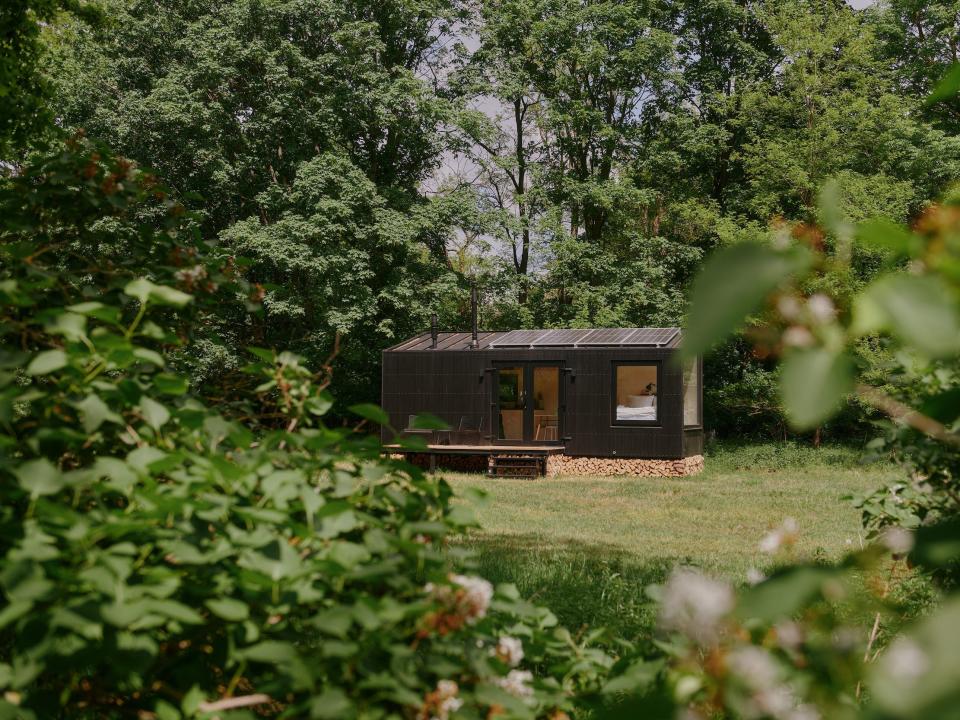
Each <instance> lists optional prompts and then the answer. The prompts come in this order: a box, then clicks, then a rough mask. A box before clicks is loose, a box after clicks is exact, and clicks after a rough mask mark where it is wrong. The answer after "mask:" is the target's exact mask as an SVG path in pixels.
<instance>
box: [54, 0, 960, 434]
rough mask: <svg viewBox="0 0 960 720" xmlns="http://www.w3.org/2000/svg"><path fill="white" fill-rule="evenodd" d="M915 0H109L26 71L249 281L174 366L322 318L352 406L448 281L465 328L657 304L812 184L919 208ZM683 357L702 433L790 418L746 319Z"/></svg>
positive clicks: (668, 300) (324, 341)
mask: <svg viewBox="0 0 960 720" xmlns="http://www.w3.org/2000/svg"><path fill="white" fill-rule="evenodd" d="M924 7H925V8H926V9H925V10H924V11H923V12H922V13H921V14H920V15H919V16H918V15H917V13H916V11H915V9H914V6H913V4H912V3H897V2H894V3H891V4H889V5H883V6H880V7H870V8H867V9H865V10H861V11H855V10H853V9H852V8H851V7H849V6H848V5H846V4H845V3H843V2H792V1H790V2H777V3H751V2H733V1H730V2H726V1H723V2H707V3H704V2H682V1H678V2H590V3H582V2H579V1H573V2H562V1H560V0H552V1H551V2H530V1H526V0H524V1H522V2H521V1H517V2H483V3H479V2H478V3H472V2H461V1H460V0H425V1H424V2H420V1H419V0H418V1H417V2H403V3H400V2H216V3H204V2H194V1H192V0H185V1H183V2H181V1H180V0H175V1H174V2H165V3H112V4H111V3H108V4H106V5H105V6H104V8H103V12H102V18H101V20H100V21H99V22H94V23H90V22H85V21H84V20H83V19H81V18H77V19H75V20H70V19H67V20H64V21H62V22H60V23H58V24H57V25H56V27H55V28H53V29H52V30H51V31H50V32H49V35H50V37H49V42H50V44H51V45H52V51H51V52H50V53H49V55H48V56H47V57H46V59H45V62H46V71H45V72H46V77H47V78H48V79H49V83H50V85H51V86H52V87H51V92H52V95H51V102H50V112H52V113H53V115H54V116H55V117H56V118H57V122H56V125H57V127H58V129H59V130H60V131H66V132H74V131H76V130H82V131H83V132H85V133H86V134H87V136H88V137H90V138H92V139H95V140H97V141H100V142H103V143H105V144H107V145H108V146H109V147H110V148H111V149H112V150H113V151H114V152H116V153H119V154H122V155H124V156H126V157H129V158H131V159H133V160H135V161H136V162H138V163H141V164H143V166H144V167H148V168H150V169H151V170H152V171H153V172H155V173H156V174H157V177H158V178H160V179H161V180H162V181H163V183H165V184H166V185H167V186H168V187H169V188H170V191H171V193H172V197H175V198H176V199H177V201H178V202H182V203H183V204H184V206H185V208H186V209H187V210H188V211H189V212H191V213H193V214H194V216H195V223H196V228H197V231H198V232H199V233H200V234H201V235H202V237H203V238H204V239H205V240H206V241H207V242H209V243H213V244H215V245H216V246H217V248H218V251H219V252H221V253H222V254H223V255H224V256H226V257H243V258H244V262H245V263H247V264H246V266H245V272H244V277H245V278H246V279H248V280H249V281H250V282H251V283H252V284H253V285H254V286H255V287H256V288H257V292H258V293H261V294H262V296H263V302H262V312H261V313H260V314H259V315H257V316H253V317H251V316H248V315H247V314H246V313H245V312H244V311H243V308H242V307H241V308H240V309H239V313H240V314H239V315H232V314H231V313H230V312H229V311H226V310H225V311H223V312H222V313H220V315H221V316H222V320H220V321H217V320H214V321H213V323H212V327H211V328H210V331H209V332H208V333H207V334H206V336H205V337H198V338H196V341H195V342H194V343H193V344H192V348H191V350H190V357H189V358H185V359H184V361H185V362H188V363H189V367H190V374H191V377H193V378H195V379H196V380H198V381H201V382H203V383H204V384H205V385H210V386H220V387H223V388H225V389H226V388H229V386H230V383H231V380H230V378H229V376H230V374H231V373H233V372H234V371H235V370H236V369H237V368H239V367H240V366H241V365H242V362H243V361H242V357H241V356H242V348H243V347H245V346H246V345H250V344H255V345H260V344H265V345H271V346H273V345H276V346H283V347H285V348H287V349H289V350H292V351H295V352H298V353H302V354H303V355H304V356H305V357H307V358H309V359H310V360H311V361H318V360H321V359H325V358H327V357H328V356H329V354H330V352H331V350H332V348H333V344H334V340H335V337H336V336H337V334H339V335H340V337H341V341H340V345H339V354H338V359H337V362H336V370H337V384H336V396H337V398H338V399H340V400H342V402H343V404H344V406H346V405H349V404H350V403H354V402H361V401H364V402H369V401H374V402H375V401H376V400H377V398H378V397H379V392H378V383H379V362H380V358H379V351H380V350H381V349H382V348H384V347H388V346H390V345H393V344H395V343H397V342H399V341H401V340H403V339H405V338H406V337H408V336H410V335H412V334H414V333H415V332H419V331H422V330H423V329H424V328H426V327H427V325H428V322H429V320H428V319H429V316H430V313H431V312H437V313H438V314H439V315H440V325H441V327H444V328H450V329H463V328H466V327H468V326H469V325H468V324H469V314H468V301H467V300H468V295H469V288H470V286H471V284H476V285H477V286H478V287H479V288H480V289H481V291H482V298H483V308H482V312H481V325H482V326H483V327H485V328H489V329H512V328H515V327H606V326H611V327H613V326H625V327H643V326H669V325H680V324H682V321H683V319H684V313H685V312H686V305H685V298H687V297H688V295H689V293H688V290H689V286H690V283H691V280H692V278H693V276H694V275H695V273H696V270H697V269H698V267H699V266H700V264H701V263H702V261H703V258H704V257H705V256H706V255H707V254H708V253H709V252H710V251H711V250H712V249H714V248H716V247H721V246H725V245H728V244H731V243H735V242H738V241H740V240H743V239H745V238H746V239H749V238H756V237H758V236H761V235H762V234H763V233H765V232H766V231H767V230H768V228H769V227H770V224H771V223H783V224H784V225H788V224H790V223H794V222H804V223H808V222H815V221H817V220H819V219H821V218H819V217H818V211H817V203H816V198H817V193H818V190H819V188H821V187H822V186H823V185H824V183H826V182H827V181H831V180H832V181H836V182H838V183H839V185H840V187H841V188H842V193H843V197H842V199H841V206H842V207H843V209H844V210H846V211H848V212H849V214H850V217H851V218H852V219H853V220H854V221H858V220H863V219H866V218H868V217H873V216H876V215H880V216H883V217H887V218H889V219H890V220H893V221H897V222H900V221H906V220H908V219H910V218H915V217H916V216H917V215H918V214H919V213H920V212H921V211H922V210H923V208H924V207H925V206H926V205H927V204H928V203H930V202H931V201H932V200H933V199H935V198H938V197H939V196H940V195H941V194H942V193H943V192H944V191H945V189H946V188H947V187H948V185H949V183H950V182H951V181H952V180H954V179H955V178H956V177H957V176H958V162H960V142H958V139H957V137H956V130H957V108H958V105H957V103H956V101H952V100H951V101H949V102H941V103H937V104H936V105H932V106H931V105H928V104H925V98H926V96H927V94H928V93H929V92H930V90H931V89H932V87H933V83H934V81H935V80H936V79H938V78H939V77H940V76H941V75H942V74H943V73H944V72H945V70H946V68H947V67H948V66H949V63H951V62H953V60H954V57H953V52H952V50H951V47H952V45H951V43H952V42H953V40H952V37H953V35H952V33H953V32H954V18H953V15H952V14H951V13H952V11H951V10H950V9H949V7H948V6H947V5H943V6H941V5H938V4H930V5H929V6H928V7H927V6H924ZM918 18H919V19H918ZM879 265H880V262H879V260H878V258H877V257H876V255H871V254H870V253H867V252H864V253H858V257H857V258H855V260H854V263H853V266H852V275H851V276H850V277H842V278H841V277H837V278H831V279H829V280H828V281H827V282H829V283H830V284H829V285H827V286H825V289H827V290H831V291H834V290H838V291H840V292H847V293H849V292H852V291H855V290H856V289H858V287H860V286H862V285H863V284H864V283H865V282H867V281H868V280H869V279H870V278H871V277H873V275H874V274H875V273H876V272H877V270H878V268H879ZM864 359H865V360H866V361H867V362H870V358H869V357H868V356H865V357H864ZM707 375H708V382H707V383H706V387H707V388H708V390H709V392H708V397H707V412H708V416H709V417H710V418H711V425H712V427H714V428H715V429H716V431H717V432H718V433H719V434H721V435H732V434H741V435H742V434H744V433H747V434H755V435H759V436H766V437H769V436H771V435H773V436H777V435H781V434H783V433H785V432H787V430H786V427H785V425H784V423H783V419H782V417H783V416H782V412H781V410H780V408H779V404H778V401H777V398H776V393H775V391H774V388H775V385H776V379H775V377H774V375H775V372H774V367H773V365H771V364H770V363H767V362H764V360H763V358H758V357H757V356H756V353H755V352H754V351H753V350H752V349H751V347H750V344H749V343H746V342H742V341H733V342H730V343H728V344H726V345H725V346H724V348H723V349H722V351H720V352H717V353H715V354H714V355H713V356H712V358H711V362H710V363H709V366H708V369H707ZM861 414H862V413H858V412H856V410H855V409H854V410H852V411H851V413H850V414H849V415H847V416H843V417H842V418H841V419H839V420H834V421H833V425H834V426H836V428H835V430H834V434H835V435H839V436H844V435H850V434H854V435H858V434H859V436H862V435H863V428H862V427H859V426H858V422H857V421H858V420H860V419H861V417H860V416H861Z"/></svg>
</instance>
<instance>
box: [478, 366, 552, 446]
mask: <svg viewBox="0 0 960 720" xmlns="http://www.w3.org/2000/svg"><path fill="white" fill-rule="evenodd" d="M495 369H496V372H495V373H494V376H495V377H496V383H495V386H494V393H495V398H494V399H495V402H494V416H495V425H494V427H495V428H496V435H495V437H496V439H497V440H498V441H499V442H502V443H505V444H508V443H534V444H539V443H544V444H549V443H559V442H560V440H561V429H560V428H561V420H562V414H563V399H562V383H561V382H560V377H561V375H560V365H559V364H548V363H532V362H528V363H510V364H506V363H505V364H503V365H498V366H497V367H496V368H495Z"/></svg>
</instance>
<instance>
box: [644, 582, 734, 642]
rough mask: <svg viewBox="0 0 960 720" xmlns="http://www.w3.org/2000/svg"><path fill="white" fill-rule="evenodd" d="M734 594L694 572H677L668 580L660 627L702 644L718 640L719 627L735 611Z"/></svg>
mask: <svg viewBox="0 0 960 720" xmlns="http://www.w3.org/2000/svg"><path fill="white" fill-rule="evenodd" d="M733 601H734V600H733V590H732V589H731V587H730V586H729V585H727V584H726V583H723V582H719V581H717V580H712V579H710V578H708V577H705V576H703V575H701V574H700V573H698V572H697V571H695V570H692V569H690V568H677V569H676V570H674V571H673V573H672V574H671V575H670V578H669V579H668V580H667V584H666V587H665V588H664V592H663V604H662V605H661V608H660V625H661V627H663V628H665V629H667V630H677V631H679V632H682V633H684V634H685V635H686V636H687V637H689V638H691V639H693V640H695V641H696V642H698V643H701V644H709V643H712V642H713V641H715V640H716V638H717V635H718V633H719V627H718V626H719V624H720V621H721V620H722V619H723V617H724V616H725V615H726V614H727V613H729V612H730V611H731V610H732V609H733Z"/></svg>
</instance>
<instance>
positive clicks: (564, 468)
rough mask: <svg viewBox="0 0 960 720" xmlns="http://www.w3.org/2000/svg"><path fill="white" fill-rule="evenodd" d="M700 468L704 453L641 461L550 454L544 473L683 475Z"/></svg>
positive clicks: (692, 472) (645, 475) (694, 473)
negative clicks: (686, 456) (678, 457)
mask: <svg viewBox="0 0 960 720" xmlns="http://www.w3.org/2000/svg"><path fill="white" fill-rule="evenodd" d="M702 470H703V455H694V456H692V457H688V458H683V459H681V460H643V459H640V458H598V457H571V456H568V455H551V456H549V457H548V458H547V475H548V476H549V477H554V476H557V475H604V476H639V477H683V476H685V475H696V474H697V473H699V472H700V471H702Z"/></svg>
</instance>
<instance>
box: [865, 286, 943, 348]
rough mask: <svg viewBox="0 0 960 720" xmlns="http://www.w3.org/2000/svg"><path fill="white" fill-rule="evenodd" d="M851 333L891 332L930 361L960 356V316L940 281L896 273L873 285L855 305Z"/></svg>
mask: <svg viewBox="0 0 960 720" xmlns="http://www.w3.org/2000/svg"><path fill="white" fill-rule="evenodd" d="M851 331H852V332H854V333H855V334H858V335H866V334H869V333H875V332H883V331H890V332H892V333H893V334H894V335H895V336H896V337H897V338H899V339H900V340H901V341H902V342H903V343H905V344H906V345H908V346H911V347H913V348H914V349H915V350H918V351H919V352H921V353H922V354H924V355H927V356H929V357H933V358H938V357H948V356H950V355H954V354H956V353H957V352H960V313H958V312H957V307H956V305H955V304H954V300H953V297H952V296H951V294H950V290H949V289H948V288H947V287H946V285H944V284H943V282H942V281H940V280H939V279H937V278H934V277H929V276H919V275H907V274H906V273H895V274H891V275H886V276H884V277H882V278H880V279H878V280H875V281H874V282H873V283H871V284H870V285H869V286H868V287H867V289H866V290H864V291H863V292H862V293H861V294H860V295H859V296H858V297H857V298H856V299H855V301H854V306H853V322H852V324H851Z"/></svg>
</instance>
